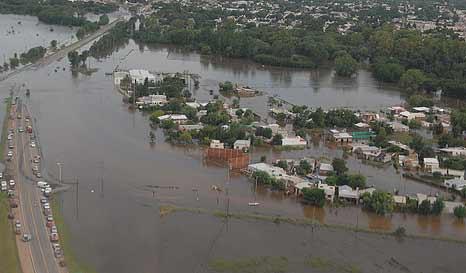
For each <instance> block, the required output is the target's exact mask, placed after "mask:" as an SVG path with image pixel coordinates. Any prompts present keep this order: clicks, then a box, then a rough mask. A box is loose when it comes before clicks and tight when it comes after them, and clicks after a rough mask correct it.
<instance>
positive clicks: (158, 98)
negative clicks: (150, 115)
mask: <svg viewBox="0 0 466 273" xmlns="http://www.w3.org/2000/svg"><path fill="white" fill-rule="evenodd" d="M167 102H168V101H167V96H165V95H149V96H144V97H140V98H138V99H137V101H136V104H137V105H139V107H143V106H163V105H165V104H167Z"/></svg>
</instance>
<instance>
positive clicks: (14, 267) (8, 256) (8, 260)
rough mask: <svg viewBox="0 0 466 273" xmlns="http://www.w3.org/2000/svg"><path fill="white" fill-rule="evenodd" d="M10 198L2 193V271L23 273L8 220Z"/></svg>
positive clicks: (0, 259)
mask: <svg viewBox="0 0 466 273" xmlns="http://www.w3.org/2000/svg"><path fill="white" fill-rule="evenodd" d="M8 208H9V204H8V198H7V196H6V194H5V193H0V272H2V273H21V267H20V265H19V264H20V263H19V257H18V249H17V247H16V240H15V234H14V233H13V229H12V227H11V224H10V221H9V220H8V218H7V217H8Z"/></svg>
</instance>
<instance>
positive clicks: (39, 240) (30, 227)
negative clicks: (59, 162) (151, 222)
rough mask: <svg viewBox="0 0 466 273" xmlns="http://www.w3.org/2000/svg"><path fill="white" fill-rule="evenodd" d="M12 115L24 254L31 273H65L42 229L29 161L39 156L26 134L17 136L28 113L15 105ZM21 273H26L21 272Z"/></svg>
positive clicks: (15, 170)
mask: <svg viewBox="0 0 466 273" xmlns="http://www.w3.org/2000/svg"><path fill="white" fill-rule="evenodd" d="M12 113H14V117H13V118H14V119H13V121H12V127H13V129H14V136H15V137H14V139H15V154H14V157H15V158H14V159H13V164H14V165H15V166H14V177H15V180H16V184H17V187H18V188H17V192H18V195H19V199H20V210H21V211H20V213H21V218H20V219H21V221H22V225H23V233H30V234H32V238H33V239H32V240H31V241H30V242H27V243H25V244H28V245H29V248H30V250H29V251H28V253H29V255H30V256H31V257H30V258H31V263H32V272H34V273H61V272H66V269H65V268H61V267H60V266H59V265H58V262H59V261H58V259H56V258H55V256H54V252H53V249H52V244H51V242H50V237H49V230H48V228H47V227H46V219H45V215H44V213H43V210H42V206H41V204H40V198H41V197H42V193H41V192H40V190H39V188H38V187H37V181H38V179H35V178H33V173H32V161H33V157H34V156H36V155H38V154H39V151H38V147H37V146H36V147H31V140H30V134H29V133H27V132H22V133H20V132H18V128H20V127H22V128H23V129H26V126H27V125H32V123H31V121H29V122H27V121H25V117H26V116H28V113H27V109H26V108H25V107H24V105H22V104H21V102H20V101H18V103H17V105H16V107H13V108H12ZM17 115H21V119H18V118H17ZM36 145H38V143H37V144H36ZM39 169H40V168H39ZM23 271H24V273H28V272H27V271H25V270H24V268H23Z"/></svg>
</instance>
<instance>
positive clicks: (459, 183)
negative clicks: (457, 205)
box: [443, 178, 466, 191]
mask: <svg viewBox="0 0 466 273" xmlns="http://www.w3.org/2000/svg"><path fill="white" fill-rule="evenodd" d="M443 185H445V187H447V188H449V189H455V190H458V191H461V190H463V189H464V188H466V180H464V178H453V179H448V180H445V181H443Z"/></svg>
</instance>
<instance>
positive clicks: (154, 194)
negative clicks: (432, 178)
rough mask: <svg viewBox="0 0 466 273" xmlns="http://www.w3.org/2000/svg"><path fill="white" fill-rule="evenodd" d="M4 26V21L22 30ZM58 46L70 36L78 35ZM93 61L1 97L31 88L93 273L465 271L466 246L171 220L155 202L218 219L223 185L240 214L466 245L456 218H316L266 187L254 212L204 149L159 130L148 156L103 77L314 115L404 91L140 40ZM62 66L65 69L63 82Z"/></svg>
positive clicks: (381, 103) (315, 150)
mask: <svg viewBox="0 0 466 273" xmlns="http://www.w3.org/2000/svg"><path fill="white" fill-rule="evenodd" d="M0 18H1V19H0V20H6V22H8V24H12V23H13V22H15V21H16V20H17V18H13V19H12V18H10V17H0ZM5 18H7V19H5ZM23 24H25V23H24V22H23ZM1 25H2V26H3V25H4V24H3V23H2V24H1ZM23 26H24V25H23ZM15 27H16V26H15ZM37 27H38V26H34V27H33V28H34V30H31V32H35V31H36V29H35V28H37ZM54 28H55V30H56V31H57V27H54ZM56 31H55V32H56ZM55 32H54V33H55ZM55 35H58V34H57V33H55ZM63 35H64V36H63V37H65V36H66V35H69V36H71V32H68V33H67V34H63ZM51 39H52V38H51ZM55 39H57V38H56V37H55ZM12 41H15V42H12V44H15V43H17V44H16V46H18V45H21V44H22V42H21V40H20V39H18V41H16V40H14V39H12ZM9 46H10V45H9ZM12 48H14V47H13V46H12ZM2 50H3V49H2ZM6 52H8V51H6ZM90 64H91V67H92V68H98V71H97V72H96V73H94V74H93V75H91V76H85V75H82V74H79V75H77V76H76V77H74V76H73V75H71V72H69V71H68V66H69V64H68V60H67V59H63V60H61V61H60V62H59V63H54V64H52V65H50V66H48V67H44V68H41V69H39V70H36V71H26V72H24V73H21V74H20V75H17V76H16V77H14V78H12V79H9V80H8V81H5V82H0V88H1V92H2V96H3V97H6V96H8V93H9V88H10V87H11V86H12V85H13V84H15V83H17V84H22V83H25V84H26V88H30V89H31V96H30V98H27V99H25V100H26V103H27V104H28V105H29V109H31V112H32V115H33V117H34V118H35V119H36V120H35V124H36V126H38V129H39V136H38V137H39V140H40V144H41V147H42V150H43V155H44V160H45V161H44V163H45V167H46V169H47V171H48V173H47V175H48V176H49V177H57V173H58V167H57V164H56V163H57V162H62V163H63V164H64V165H63V176H64V180H65V181H67V182H68V183H75V182H76V181H79V196H78V197H79V199H78V200H76V196H77V195H76V190H77V187H76V186H72V188H71V190H69V191H67V192H65V193H63V194H62V195H61V200H62V207H63V212H64V215H65V218H66V221H67V224H68V226H69V230H70V232H71V234H72V245H73V246H74V249H75V252H76V254H77V256H78V257H79V258H80V259H82V260H83V261H84V262H86V263H88V264H90V265H91V266H93V267H94V268H96V270H97V272H104V273H106V272H109V273H110V272H111V273H126V272H210V271H212V268H210V267H209V265H208V264H209V261H210V260H212V259H216V258H225V259H235V258H244V257H259V256H277V257H278V256H286V257H287V258H288V259H289V265H288V266H289V268H288V269H289V270H290V272H321V271H325V270H322V269H320V270H319V269H316V268H310V267H309V266H308V265H306V262H305V259H306V258H309V256H312V255H317V254H318V255H319V257H320V256H323V257H327V258H330V259H335V262H336V263H338V265H340V264H341V265H342V266H343V265H348V264H352V265H353V264H354V265H357V266H359V267H360V268H361V270H362V272H421V271H422V272H457V271H455V270H454V268H459V267H460V266H464V265H466V264H465V262H464V261H463V260H461V261H458V258H459V257H463V255H461V254H458V253H462V252H464V249H465V246H464V245H462V244H456V243H448V242H441V241H434V240H419V239H406V240H409V241H404V242H401V243H400V242H397V241H396V240H395V239H394V238H392V237H387V236H380V235H376V234H366V233H358V234H357V235H355V234H354V233H353V232H351V231H348V230H333V229H319V230H317V231H315V232H311V231H310V229H308V228H304V227H300V226H293V225H288V224H280V225H276V224H273V223H267V222H264V223H262V222H256V221H251V220H233V221H231V222H230V223H229V225H228V226H225V224H224V223H223V222H222V221H221V219H220V218H217V217H214V216H212V215H205V214H199V215H197V214H191V213H174V214H173V215H168V216H166V217H164V218H160V216H159V206H160V205H161V204H172V205H176V206H180V207H189V208H197V207H199V208H207V209H211V210H216V209H218V210H224V209H225V206H226V197H225V195H224V194H223V193H220V194H218V193H217V192H214V191H211V186H212V185H218V186H220V187H222V188H226V187H228V188H229V197H230V210H231V211H232V212H245V213H256V212H257V213H261V214H266V215H282V216H286V217H308V218H313V219H316V220H318V221H319V222H321V223H328V224H344V225H355V226H356V225H358V226H361V227H367V228H371V229H377V230H385V231H391V230H394V229H396V228H397V227H398V226H400V225H402V226H404V227H405V228H406V229H407V233H409V234H413V233H416V234H420V235H432V236H442V237H450V238H456V239H462V240H464V239H466V232H465V231H466V229H465V227H464V225H461V224H458V223H456V222H455V221H454V219H453V217H452V216H451V215H442V216H441V217H439V218H428V217H421V216H418V215H410V214H406V215H404V214H394V215H393V216H392V217H391V218H390V217H378V216H375V215H373V214H367V213H365V212H362V211H361V210H360V209H359V208H354V207H348V208H339V209H335V208H325V209H316V208H313V207H307V206H303V205H301V204H300V203H298V202H297V200H295V199H294V197H286V196H284V195H283V194H282V193H278V192H271V191H269V190H266V189H260V188H259V190H258V196H257V199H258V202H260V203H261V206H259V207H249V206H248V205H247V204H248V202H250V201H251V200H252V198H253V187H252V185H251V183H250V182H249V181H248V180H247V179H246V178H245V177H244V176H240V175H235V174H233V175H232V176H231V180H230V181H229V180H228V178H227V177H228V174H227V170H226V169H225V168H223V167H219V166H213V165H212V164H210V165H206V164H205V163H203V160H202V151H201V150H200V149H199V148H196V147H188V148H184V147H174V146H172V145H170V144H168V143H165V142H164V140H163V134H162V132H161V131H160V130H158V131H157V132H156V144H155V145H153V146H151V145H149V137H148V133H149V130H150V128H149V122H148V118H147V117H146V116H144V115H143V114H141V113H140V112H131V111H130V110H128V107H127V105H125V104H123V103H122V97H121V95H120V94H119V93H118V92H117V91H115V89H114V86H113V79H112V77H109V76H105V72H110V71H112V70H113V68H114V67H115V66H116V65H119V67H120V68H122V69H131V68H141V69H148V70H152V71H161V72H162V71H163V72H182V71H184V70H189V72H190V73H197V74H200V76H201V82H200V88H199V89H198V90H197V91H195V93H194V96H195V97H196V98H198V100H199V101H207V100H209V99H210V98H211V96H210V95H209V90H210V89H213V90H217V89H218V83H219V81H227V80H229V81H232V82H234V83H236V82H237V83H241V84H244V85H250V86H252V87H255V88H258V89H261V90H263V91H266V92H268V93H269V94H277V95H279V96H280V97H281V98H283V99H285V100H287V101H289V102H292V103H298V104H306V105H309V106H311V107H318V106H322V107H324V108H332V107H342V106H345V107H352V108H355V109H373V110H376V109H380V108H383V107H385V106H388V105H393V104H398V103H400V102H402V100H403V97H402V95H400V93H399V92H398V91H396V90H390V89H384V88H382V87H379V85H378V84H377V82H376V81H375V80H374V79H373V78H372V77H371V75H370V73H369V72H366V71H361V72H360V73H359V75H358V77H357V79H354V80H338V79H335V78H334V77H333V76H332V72H331V71H326V70H323V71H320V72H319V73H317V72H310V71H293V70H289V69H278V68H264V67H260V66H258V65H255V64H253V63H249V62H245V61H239V60H223V61H221V60H211V59H207V58H203V57H200V56H199V55H197V54H185V53H180V52H178V51H177V50H175V49H170V48H167V47H160V48H153V49H147V48H144V49H141V48H140V47H138V46H137V45H136V44H134V43H133V42H132V41H130V43H129V44H128V45H127V46H126V47H125V48H122V49H120V50H119V51H118V52H116V53H114V54H113V55H112V56H111V57H109V58H108V59H105V60H101V61H97V60H94V59H91V60H90ZM57 66H59V67H66V68H67V70H66V71H62V70H61V69H58V70H57V71H58V72H55V71H54V70H55V67H57ZM216 92H217V91H216ZM266 101H267V98H266V96H263V97H256V98H250V99H241V104H242V105H243V106H245V107H250V108H252V109H254V110H255V111H257V112H259V113H265V112H266V111H267V104H266ZM263 154H266V155H267V158H268V160H269V161H272V160H274V159H277V158H280V157H282V158H299V157H302V156H315V157H320V156H325V157H328V158H332V157H334V156H339V157H340V156H341V155H342V151H341V150H338V149H330V148H327V147H326V146H325V145H317V146H311V147H310V148H309V149H306V150H303V151H292V152H274V151H268V150H267V151H261V150H258V151H254V152H253V154H252V157H253V159H254V161H258V158H259V157H260V156H261V155H263ZM348 167H349V169H350V171H352V172H361V173H362V174H364V175H366V176H367V177H368V184H369V185H371V184H374V185H375V186H376V187H377V188H381V189H385V190H390V191H391V190H393V189H394V188H397V189H399V190H400V193H416V192H423V193H435V192H436V191H438V190H437V189H436V188H431V187H429V186H427V185H424V184H420V183H418V182H414V181H410V180H405V179H401V178H400V175H399V174H396V172H395V171H394V169H393V167H386V168H382V169H378V168H375V167H372V166H368V165H364V164H361V163H360V162H359V161H357V160H355V159H353V158H350V159H349V160H348ZM166 186H172V187H171V188H166ZM157 187H158V188H157ZM411 240H413V241H411ZM355 250H356V251H355ZM407 254H409V255H407ZM408 256H409V257H408ZM428 257H429V259H431V257H433V258H432V260H430V263H426V262H424V261H425V260H426V259H427V258H428ZM392 258H393V259H392ZM460 263H463V264H460ZM434 265H435V267H434ZM451 266H453V269H452V267H451ZM405 267H407V270H406V268H405ZM258 272H261V271H258Z"/></svg>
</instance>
